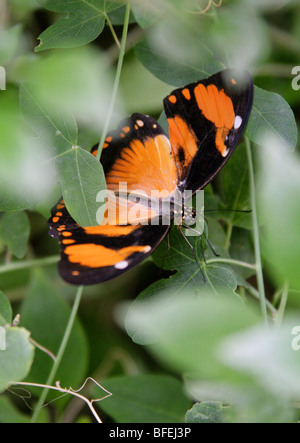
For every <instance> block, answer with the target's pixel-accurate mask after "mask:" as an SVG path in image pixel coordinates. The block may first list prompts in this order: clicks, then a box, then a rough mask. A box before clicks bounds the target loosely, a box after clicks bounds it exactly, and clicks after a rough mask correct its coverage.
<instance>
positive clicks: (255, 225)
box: [245, 137, 268, 324]
mask: <svg viewBox="0 0 300 443" xmlns="http://www.w3.org/2000/svg"><path fill="white" fill-rule="evenodd" d="M245 140H246V149H247V156H248V164H249V179H250V198H251V207H252V225H253V239H254V252H255V262H256V278H257V286H258V292H259V300H260V306H261V311H262V315H263V318H264V321H265V323H266V324H268V314H267V304H266V295H265V285H264V276H263V270H262V262H261V252H260V240H259V228H258V219H257V206H256V193H255V180H254V170H253V160H252V153H251V145H250V140H249V139H248V137H245Z"/></svg>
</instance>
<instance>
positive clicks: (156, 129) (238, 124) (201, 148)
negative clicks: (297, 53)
mask: <svg viewBox="0 0 300 443" xmlns="http://www.w3.org/2000/svg"><path fill="white" fill-rule="evenodd" d="M252 101H253V82H252V80H251V78H250V76H249V74H247V73H243V77H242V79H241V78H240V77H239V76H238V75H237V74H236V73H235V72H234V71H232V70H225V71H222V72H221V73H218V74H215V75H214V76H212V77H210V78H208V79H206V80H202V81H200V82H196V83H192V84H189V85H187V86H185V87H183V88H179V89H176V90H174V91H173V92H172V93H171V94H170V95H169V96H167V97H166V98H165V99H164V108H165V113H166V117H167V120H168V126H169V134H168V135H167V134H166V133H165V132H164V130H163V129H162V128H161V126H160V125H159V124H158V122H157V121H156V120H155V119H153V118H152V117H149V116H145V115H142V114H138V113H135V114H133V115H132V116H131V117H129V118H128V119H126V120H123V121H122V122H121V123H120V124H119V126H118V128H117V129H116V130H115V131H113V132H111V133H109V134H108V136H107V137H106V140H105V143H104V145H103V151H102V155H101V163H102V165H103V168H104V172H105V176H106V182H107V190H108V191H107V198H106V211H105V214H104V217H103V219H102V220H100V221H99V225H98V226H95V227H81V226H79V225H78V224H77V223H76V222H75V220H73V219H72V217H71V215H70V214H69V213H68V211H67V209H66V207H65V206H64V202H63V201H60V202H59V203H58V204H57V205H56V207H55V208H53V210H52V214H51V218H50V219H49V222H48V223H49V226H50V232H49V234H50V235H52V236H53V237H55V238H57V239H58V240H59V243H60V249H61V261H60V263H59V271H60V274H61V276H62V277H63V278H64V279H65V280H66V281H68V282H69V283H72V284H85V285H87V284H95V283H99V282H102V281H106V280H109V279H111V278H114V277H116V276H118V275H120V274H122V273H123V272H125V271H127V270H128V269H130V268H132V267H133V266H135V265H136V264H138V263H140V262H141V261H142V260H143V259H145V258H146V257H147V256H148V255H149V254H150V253H151V252H152V251H153V250H154V249H155V248H156V247H157V246H158V245H159V244H160V243H161V241H162V240H163V239H164V238H165V236H166V235H167V233H168V231H169V229H170V226H171V224H172V222H173V221H175V223H176V224H184V223H185V222H186V223H187V224H188V222H192V221H193V220H194V218H195V214H194V213H193V212H192V211H191V210H190V209H188V208H186V207H185V201H186V193H188V195H189V197H192V196H193V195H195V194H196V192H197V191H198V190H200V189H203V188H204V187H205V186H206V185H207V184H208V183H209V182H210V181H211V180H212V179H213V178H214V177H215V175H216V174H217V173H218V172H219V170H220V169H221V168H222V167H223V166H224V164H225V163H226V162H227V160H228V159H229V157H230V156H231V154H232V153H233V152H234V149H235V148H236V146H237V144H238V143H239V141H240V138H241V136H242V134H243V131H244V128H245V126H246V124H247V121H248V118H249V115H250V111H251V107H252ZM97 149H98V147H94V148H93V149H92V154H94V155H96V153H97Z"/></svg>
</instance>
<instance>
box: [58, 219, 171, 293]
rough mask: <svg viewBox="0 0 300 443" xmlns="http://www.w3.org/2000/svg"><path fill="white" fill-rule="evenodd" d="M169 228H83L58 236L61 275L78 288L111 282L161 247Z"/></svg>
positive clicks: (70, 230) (76, 228)
mask: <svg viewBox="0 0 300 443" xmlns="http://www.w3.org/2000/svg"><path fill="white" fill-rule="evenodd" d="M168 230H169V226H149V225H145V226H142V225H137V226H133V225H132V226H129V225H128V226H109V225H106V226H95V227H91V228H82V227H80V226H77V227H73V228H72V229H69V230H65V231H62V232H61V233H60V236H59V243H60V250H61V261H60V263H59V266H58V268H59V272H60V275H61V276H62V277H63V278H64V280H66V281H67V282H69V283H71V284H75V285H91V284H96V283H100V282H104V281H106V280H110V279H112V278H115V277H117V276H119V275H121V274H122V273H123V272H125V271H127V270H129V269H131V268H133V267H134V266H136V265H137V264H139V263H140V262H142V261H143V260H145V258H146V257H148V255H149V254H151V253H152V251H153V250H154V249H155V248H156V247H157V246H158V244H159V243H160V242H161V241H162V240H163V239H164V237H165V235H166V234H167V232H168Z"/></svg>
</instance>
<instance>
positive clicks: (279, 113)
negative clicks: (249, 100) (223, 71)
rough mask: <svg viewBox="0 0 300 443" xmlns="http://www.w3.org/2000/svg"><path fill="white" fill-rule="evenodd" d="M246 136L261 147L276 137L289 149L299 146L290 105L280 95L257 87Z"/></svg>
mask: <svg viewBox="0 0 300 443" xmlns="http://www.w3.org/2000/svg"><path fill="white" fill-rule="evenodd" d="M245 134H246V135H247V137H249V139H250V140H251V141H253V142H255V143H257V144H259V145H261V144H264V145H265V144H266V143H267V141H268V140H270V139H274V137H276V138H277V139H279V140H280V141H281V143H282V144H283V145H284V146H287V148H288V149H290V150H293V149H295V147H296V144H297V138H298V130H297V125H296V121H295V116H294V113H293V111H292V109H291V108H290V106H289V104H288V103H287V102H286V101H285V100H284V98H283V97H281V96H280V95H278V94H275V93H273V92H269V91H264V90H263V89H261V88H258V87H257V86H256V87H255V92H254V103H253V108H252V112H251V115H250V119H249V122H248V125H247V129H246V132H245Z"/></svg>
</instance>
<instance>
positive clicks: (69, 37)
mask: <svg viewBox="0 0 300 443" xmlns="http://www.w3.org/2000/svg"><path fill="white" fill-rule="evenodd" d="M40 3H41V4H42V5H43V6H44V7H45V8H46V9H49V10H50V11H54V12H60V13H65V14H67V15H66V16H65V17H64V18H62V19H60V20H59V21H57V22H56V23H54V24H53V25H51V26H50V27H49V28H48V29H46V30H45V31H44V32H42V34H41V35H40V36H39V40H40V44H39V46H37V47H36V48H35V50H36V52H40V51H44V50H45V49H51V48H74V47H77V46H82V45H86V44H87V43H90V42H92V41H93V40H95V39H96V38H97V37H98V36H99V35H100V34H101V32H102V31H103V29H104V26H105V18H106V13H108V12H110V11H112V10H114V9H117V8H119V7H120V6H122V4H123V3H124V1H110V2H106V1H105V0H76V1H75V0H73V1H68V2H66V1H65V0H42V1H40Z"/></svg>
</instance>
